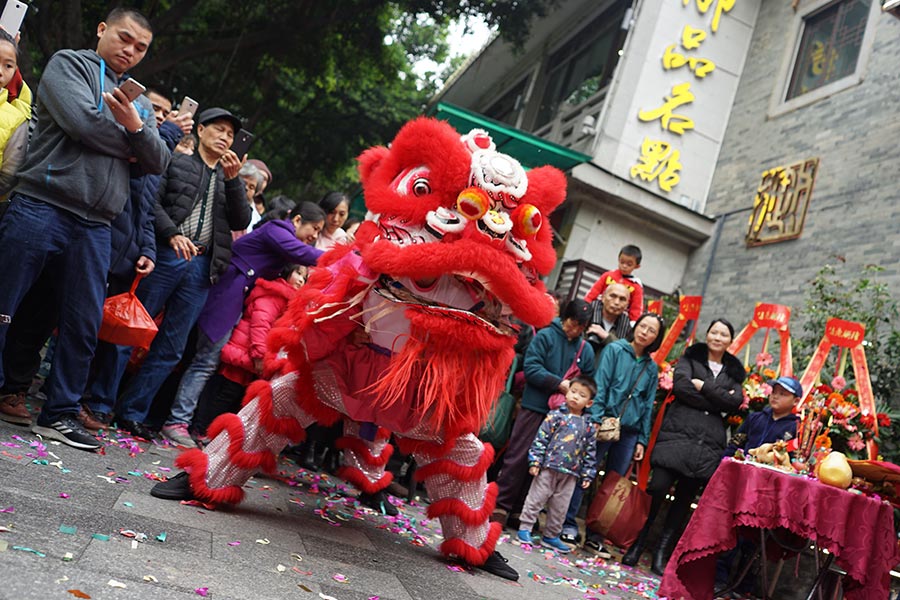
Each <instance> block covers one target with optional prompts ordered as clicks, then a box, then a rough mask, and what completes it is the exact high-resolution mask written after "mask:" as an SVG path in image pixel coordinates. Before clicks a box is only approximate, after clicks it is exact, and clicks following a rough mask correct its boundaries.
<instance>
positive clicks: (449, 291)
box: [374, 274, 518, 336]
mask: <svg viewBox="0 0 900 600" xmlns="http://www.w3.org/2000/svg"><path fill="white" fill-rule="evenodd" d="M374 291H375V293H377V294H378V295H379V296H381V297H383V298H385V299H386V300H389V301H391V302H400V303H403V304H406V305H407V306H408V307H410V308H413V309H418V310H422V311H424V312H427V313H429V314H437V315H441V316H445V317H449V318H452V319H457V320H460V321H463V322H466V323H475V324H479V325H481V326H484V327H487V328H488V329H490V330H492V331H494V332H496V333H498V334H500V335H513V336H514V335H516V334H517V333H518V331H517V330H516V329H515V328H514V327H513V326H512V323H511V322H510V316H511V312H510V310H509V307H508V306H506V305H504V304H503V303H502V302H501V301H500V300H499V299H498V298H497V296H495V295H494V294H493V293H491V291H490V290H489V289H488V288H487V287H486V286H485V285H484V284H483V283H482V282H481V281H479V280H478V279H476V278H475V277H473V276H467V275H462V274H450V275H443V276H441V277H438V278H428V279H417V280H412V279H410V278H406V277H404V278H401V279H395V278H393V277H391V276H389V275H381V276H380V277H379V278H378V281H377V282H376V283H375V287H374Z"/></svg>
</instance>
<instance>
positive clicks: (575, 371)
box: [547, 340, 585, 410]
mask: <svg viewBox="0 0 900 600" xmlns="http://www.w3.org/2000/svg"><path fill="white" fill-rule="evenodd" d="M584 344H585V342H584V340H581V345H580V346H578V352H576V353H575V358H574V359H572V364H571V365H569V369H568V370H567V371H566V373H565V375H563V379H572V378H573V377H577V376H578V375H581V369H580V368H579V367H578V359H579V358H581V351H582V350H584ZM565 403H566V395H565V394H563V393H562V392H556V393H555V394H551V395H550V397H549V398H547V406H549V407H550V410H556V409H557V408H559V407H560V406H562V405H563V404H565Z"/></svg>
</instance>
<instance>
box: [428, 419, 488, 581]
mask: <svg viewBox="0 0 900 600" xmlns="http://www.w3.org/2000/svg"><path fill="white" fill-rule="evenodd" d="M448 446H449V448H448ZM415 458H416V462H417V463H418V465H419V467H418V469H417V470H416V475H415V476H416V479H418V480H421V481H424V482H425V487H426V489H427V490H428V495H429V497H430V498H431V505H430V506H429V507H428V516H429V518H432V519H433V518H438V519H440V521H441V527H442V528H443V530H444V539H445V541H444V543H443V544H441V552H443V553H444V554H445V555H448V556H458V557H459V558H461V559H463V560H464V561H466V562H467V563H469V564H470V565H475V566H478V565H482V564H484V562H485V561H486V560H487V559H488V557H489V556H490V555H491V554H492V553H493V552H494V547H495V546H496V545H497V539H498V538H499V537H500V529H501V528H500V524H499V523H490V522H489V521H488V519H489V517H490V515H491V512H493V510H494V505H495V503H496V501H497V486H496V484H494V483H491V484H488V483H487V477H486V476H485V473H486V472H487V469H488V467H489V466H490V465H491V462H492V461H493V460H494V449H493V448H492V447H491V446H490V445H484V444H482V443H481V441H480V440H479V439H478V438H477V437H475V436H474V435H473V434H471V433H467V434H465V435H462V436H460V437H458V438H457V439H456V443H455V444H452V445H451V444H444V445H443V446H440V445H436V444H424V443H419V444H417V445H416V451H415Z"/></svg>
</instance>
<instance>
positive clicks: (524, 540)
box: [516, 529, 534, 546]
mask: <svg viewBox="0 0 900 600" xmlns="http://www.w3.org/2000/svg"><path fill="white" fill-rule="evenodd" d="M516 539H517V540H518V541H519V543H520V544H529V545H531V546H534V540H533V539H532V537H531V532H530V531H528V530H527V529H520V530H519V531H518V533H516Z"/></svg>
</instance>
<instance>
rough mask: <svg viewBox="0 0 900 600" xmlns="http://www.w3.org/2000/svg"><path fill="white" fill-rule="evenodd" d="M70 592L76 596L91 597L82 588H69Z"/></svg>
mask: <svg viewBox="0 0 900 600" xmlns="http://www.w3.org/2000/svg"><path fill="white" fill-rule="evenodd" d="M68 592H69V593H70V594H72V595H73V596H75V597H76V598H90V596H89V595H87V594H85V593H84V592H82V591H81V590H68Z"/></svg>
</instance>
